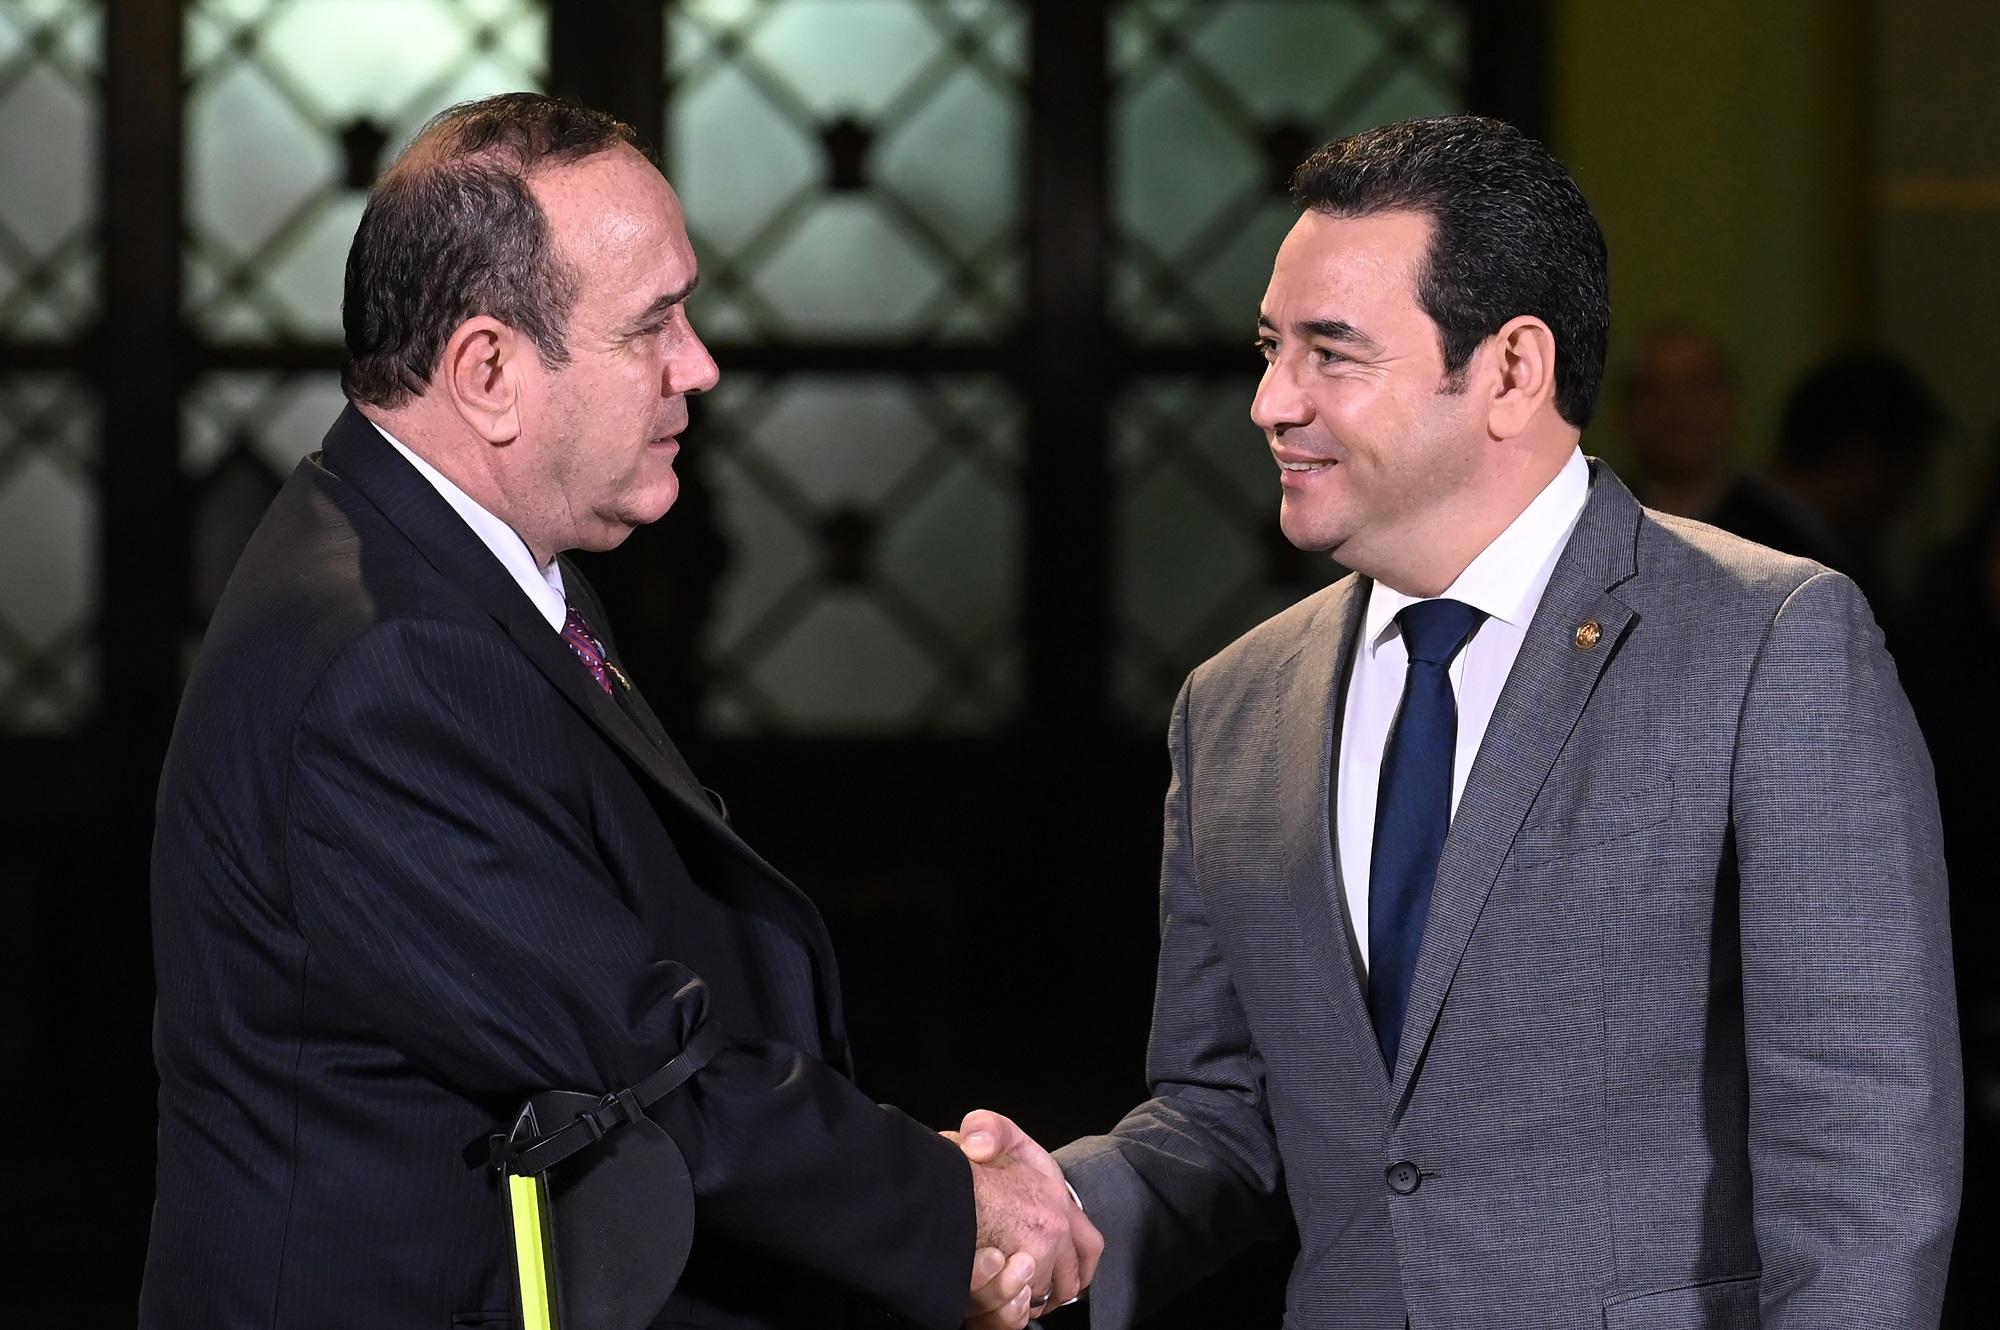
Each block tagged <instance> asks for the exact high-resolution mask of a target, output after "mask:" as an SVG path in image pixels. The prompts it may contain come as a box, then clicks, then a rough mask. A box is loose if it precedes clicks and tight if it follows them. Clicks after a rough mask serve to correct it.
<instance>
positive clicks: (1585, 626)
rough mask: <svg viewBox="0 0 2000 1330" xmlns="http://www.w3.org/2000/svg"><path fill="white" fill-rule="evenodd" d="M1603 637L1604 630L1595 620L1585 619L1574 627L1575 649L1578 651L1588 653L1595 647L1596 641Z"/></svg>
mask: <svg viewBox="0 0 2000 1330" xmlns="http://www.w3.org/2000/svg"><path fill="white" fill-rule="evenodd" d="M1603 636H1604V629H1603V628H1602V627H1601V626H1600V625H1599V624H1598V622H1597V620H1595V619H1585V620H1584V621H1583V622H1582V623H1580V624H1578V625H1577V626H1576V639H1575V640H1576V649H1577V650H1578V651H1588V650H1590V649H1591V648H1592V647H1594V646H1596V645H1597V640H1598V639H1599V638H1601V637H1603Z"/></svg>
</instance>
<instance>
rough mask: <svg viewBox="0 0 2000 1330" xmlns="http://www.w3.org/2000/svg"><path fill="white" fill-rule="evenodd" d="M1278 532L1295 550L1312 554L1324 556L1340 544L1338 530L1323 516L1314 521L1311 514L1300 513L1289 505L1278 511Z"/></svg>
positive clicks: (1282, 506) (1281, 507)
mask: <svg viewBox="0 0 2000 1330" xmlns="http://www.w3.org/2000/svg"><path fill="white" fill-rule="evenodd" d="M1278 530H1279V531H1281V532H1283V533H1284V536H1285V539H1286V540H1289V541H1290V542H1291V543H1292V545H1293V546H1294V547H1295V548H1297V549H1302V550H1305V551H1307V552H1308V553H1312V554H1324V553H1326V552H1327V551H1328V550H1331V549H1333V548H1334V547H1335V546H1336V545H1338V544H1340V542H1341V536H1340V533H1339V530H1338V529H1337V528H1336V527H1335V526H1334V524H1333V523H1332V522H1330V521H1328V520H1327V519H1326V518H1325V517H1323V516H1322V517H1320V518H1318V520H1315V519H1314V516H1313V515H1312V514H1310V513H1304V512H1300V511H1298V510H1297V509H1295V508H1293V507H1292V506H1291V505H1290V504H1284V505H1281V506H1280V507H1279V509H1278Z"/></svg>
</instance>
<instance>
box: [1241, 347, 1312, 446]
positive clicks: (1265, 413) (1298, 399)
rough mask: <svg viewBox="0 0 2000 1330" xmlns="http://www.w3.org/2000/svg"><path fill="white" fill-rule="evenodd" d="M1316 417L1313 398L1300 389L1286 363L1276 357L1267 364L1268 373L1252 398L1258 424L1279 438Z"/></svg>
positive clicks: (1254, 414) (1252, 409)
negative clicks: (1287, 431)
mask: <svg viewBox="0 0 2000 1330" xmlns="http://www.w3.org/2000/svg"><path fill="white" fill-rule="evenodd" d="M1312 418H1313V407H1312V398H1310V397H1309V396H1307V395H1306V394H1305V393H1303V392H1301V391H1300V390H1299V385H1298V384H1297V382H1296V381H1295V380H1294V378H1293V376H1292V374H1291V372H1290V371H1289V370H1288V369H1287V368H1286V366H1285V363H1284V362H1283V361H1282V360H1274V361H1272V362H1271V363H1270V364H1268V365H1266V366H1265V367H1264V377H1263V378H1262V379H1260V380H1258V381H1257V394H1256V396H1254V397H1252V398H1251V399H1250V419H1252V420H1254V421H1255V422H1257V428H1259V429H1261V430H1263V431H1264V432H1265V433H1266V434H1268V435H1271V436H1272V437H1274V438H1275V437H1276V436H1278V435H1280V434H1283V433H1284V432H1285V431H1286V430H1288V429H1293V428H1295V427H1297V426H1299V425H1304V424H1307V423H1308V422H1310V421H1311V420H1312Z"/></svg>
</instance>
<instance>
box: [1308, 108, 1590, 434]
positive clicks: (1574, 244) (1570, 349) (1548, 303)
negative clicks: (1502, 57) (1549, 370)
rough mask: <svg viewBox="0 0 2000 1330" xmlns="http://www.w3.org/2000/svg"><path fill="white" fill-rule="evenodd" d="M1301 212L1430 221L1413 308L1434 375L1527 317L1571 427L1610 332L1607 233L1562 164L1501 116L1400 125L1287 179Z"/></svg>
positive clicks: (1458, 374) (1325, 152)
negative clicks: (1429, 339) (1550, 362)
mask: <svg viewBox="0 0 2000 1330" xmlns="http://www.w3.org/2000/svg"><path fill="white" fill-rule="evenodd" d="M1292 198H1293V199H1294V200H1295V201H1296V202H1297V203H1298V204H1299V206H1300V207H1301V208H1304V209H1308V210H1310V211H1313V212H1322V213H1328V214H1330V215H1332V216H1335V217H1365V216H1369V215H1372V214H1374V213H1381V212H1395V211H1402V210H1408V211H1411V212H1419V213H1422V214H1424V215H1425V216H1427V217H1428V218H1429V219H1430V221H1431V245H1430V252H1429V253H1428V254H1427V255H1426V256H1425V258H1424V264H1423V268H1422V270H1421V271H1420V272H1419V273H1418V274H1417V303H1418V304H1420V305H1421V306H1422V307H1423V310H1424V313H1426V314H1428V315H1429V316H1430V319H1431V322H1433V323H1435V324H1436V325H1437V328H1438V344H1439V348H1440V350H1441V351H1442V352H1443V356H1444V368H1445V373H1446V374H1447V375H1448V376H1453V377H1454V378H1455V380H1456V382H1455V384H1454V386H1457V385H1460V384H1462V383H1463V378H1462V372H1463V370H1464V369H1465V366H1466V363H1467V362H1468V361H1470V360H1471V359H1472V353H1473V351H1474V350H1475V349H1477V347H1478V346H1479V344H1480V343H1481V342H1483V341H1484V340H1486V339H1487V338H1488V337H1490V336H1492V335H1493V334H1494V333H1496V332H1498V331H1499V330H1500V326H1501V325H1502V324H1504V323H1506V322H1507V320H1509V319H1511V318H1515V317H1517V316H1519V315H1522V314H1532V315H1534V316H1535V317H1536V318H1539V319H1541V320H1542V321H1543V322H1544V323H1546V324H1548V325H1549V330H1550V331H1551V332H1553V333H1554V334H1555V339H1556V411H1557V412H1558V413H1559V414H1560V415H1561V416H1562V418H1563V419H1564V420H1566V421H1568V422H1569V423H1570V424H1572V425H1574V426H1576V427H1577V428H1578V429H1582V428H1583V427H1584V426H1586V425H1588V424H1589V423H1590V417H1591V414H1592V413H1593V412H1594V411H1595V410H1596V407H1597V390H1598V387H1599V385H1600V384H1601V383H1602V382H1603V379H1604V352H1605V346H1606V344H1607V343H1608V342H1609V340H1610V337H1611V297H1610V293H1609V288H1608V284H1607V280H1606V275H1605V267H1606V259H1605V251H1604V233H1603V232H1602V231H1600V230H1599V229H1598V226H1597V219H1596V218H1595V217H1593V216H1592V215H1591V212H1590V205H1589V204H1588V203H1586V202H1584V198H1583V193H1582V191H1581V190H1579V189H1578V188H1577V187H1576V181H1574V180H1572V179H1571V178H1570V174H1569V172H1568V171H1566V170H1565V169H1563V165H1562V163H1561V162H1559V161H1557V160H1556V159H1555V158H1554V157H1552V156H1550V155H1549V152H1548V149H1546V148H1544V147H1543V146H1542V145H1541V144H1539V143H1537V142H1536V141H1535V140H1533V139H1531V138H1529V137H1528V136H1527V135H1525V134H1523V133H1522V132H1521V131H1520V130H1518V129H1516V128H1514V127H1513V126H1512V125H1509V124H1507V123H1505V122H1503V121H1499V120H1489V119H1486V118H1485V117H1483V116H1471V115H1454V116H1439V117H1435V118H1432V119H1427V120H1404V121H1401V122H1400V123H1397V124H1393V125H1383V126H1381V127H1380V128H1379V129H1370V130H1365V131H1363V132H1362V133H1359V134H1355V135H1352V136H1350V137H1348V138H1344V139H1337V140H1335V141H1334V142H1332V143H1329V144H1327V145H1326V146H1325V147H1323V148H1321V149H1320V150H1319V151H1318V152H1315V153H1314V154H1313V155H1312V156H1310V157H1308V158H1306V160H1305V162H1304V164H1303V165H1301V166H1300V167H1299V169H1298V171H1297V172H1295V173H1294V174H1293V176H1292Z"/></svg>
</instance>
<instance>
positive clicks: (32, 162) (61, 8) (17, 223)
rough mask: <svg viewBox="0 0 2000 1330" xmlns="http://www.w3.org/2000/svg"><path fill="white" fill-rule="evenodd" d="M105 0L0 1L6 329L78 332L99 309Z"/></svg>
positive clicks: (0, 326)
mask: <svg viewBox="0 0 2000 1330" xmlns="http://www.w3.org/2000/svg"><path fill="white" fill-rule="evenodd" d="M102 32H103V13H102V6H100V5H96V4H74V3H57V2H54V0H40V2H39V3H38V2H36V0H20V2H19V3H16V4H12V5H9V6H7V7H6V8H0V163H4V164H5V171H4V178H5V180H6V187H5V188H4V189H0V333H4V335H5V336H7V337H10V338H14V339H18V340H22V341H53V340H63V339H67V338H71V337H75V336H77V335H79V334H81V333H82V332H83V331H84V330H85V329H86V328H87V327H88V326H89V324H90V321H91V319H92V318H94V317H95V316H96V313H97V212H98V208H97V181H96V172H95V169H94V164H95V162H96V160H97V131H98V125H97V120H98V114H99V110H98V92H99V80H100V77H101V65H102V58H101V52H100V50H99V47H100V44H101V40H102Z"/></svg>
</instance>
